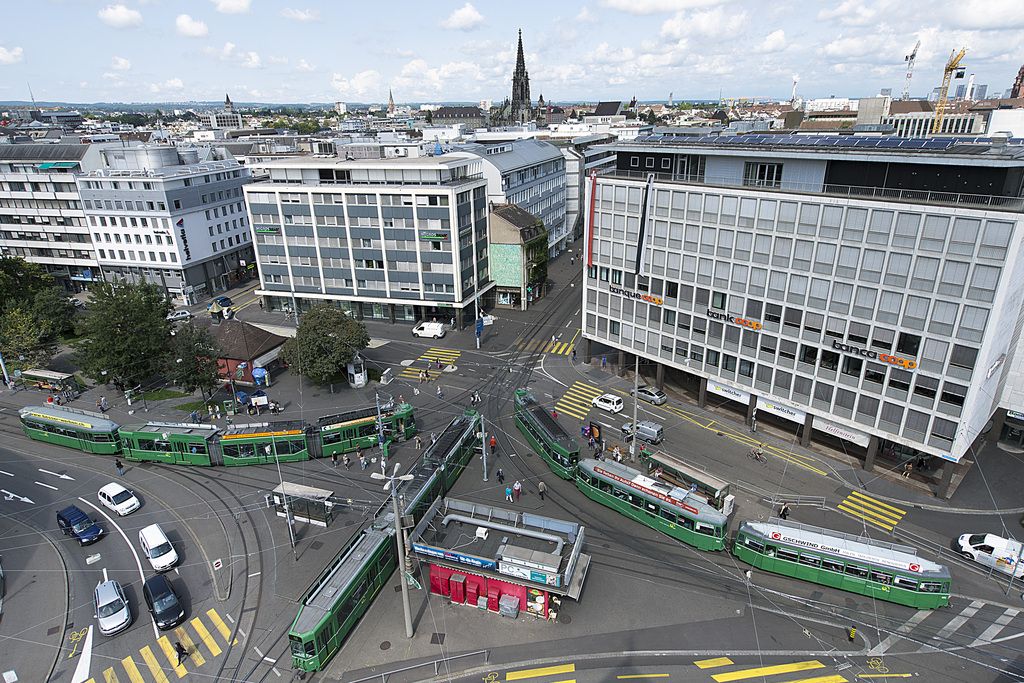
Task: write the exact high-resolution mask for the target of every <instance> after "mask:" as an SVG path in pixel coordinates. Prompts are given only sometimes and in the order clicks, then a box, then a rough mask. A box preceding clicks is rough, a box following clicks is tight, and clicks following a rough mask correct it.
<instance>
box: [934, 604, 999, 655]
mask: <svg viewBox="0 0 1024 683" xmlns="http://www.w3.org/2000/svg"><path fill="white" fill-rule="evenodd" d="M984 606H985V603H984V602H982V601H981V600H975V601H973V602H972V603H971V604H970V605H968V606H967V607H964V609H963V611H961V612H960V614H958V615H957V616H955V617H953V618H952V619H950V620H949V623H948V624H946V625H945V626H943V627H942V628H941V629H940V630H939V632H938V633H936V634H935V635H934V636H932V640H945V639H946V638H948V637H949V636H951V635H953V633H954V632H955V631H956V630H957V629H958V628H960V627H961V626H963V625H964V624H965V623H966V622H967V620H968V619H970V618H971V617H973V616H974V615H975V614H977V613H978V610H980V609H981V608H982V607H984ZM921 649H922V651H923V650H930V649H932V648H931V646H930V645H925V646H924V647H922V648H921Z"/></svg>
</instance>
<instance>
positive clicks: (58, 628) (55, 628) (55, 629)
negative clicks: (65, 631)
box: [46, 626, 60, 636]
mask: <svg viewBox="0 0 1024 683" xmlns="http://www.w3.org/2000/svg"><path fill="white" fill-rule="evenodd" d="M59 630H60V626H54V627H53V628H48V629H46V635H48V636H52V635H53V634H54V633H56V632H57V631H59Z"/></svg>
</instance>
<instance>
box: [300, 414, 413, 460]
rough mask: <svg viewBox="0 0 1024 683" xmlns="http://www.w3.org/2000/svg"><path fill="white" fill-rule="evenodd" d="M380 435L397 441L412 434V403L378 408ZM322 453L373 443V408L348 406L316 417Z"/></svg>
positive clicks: (375, 419)
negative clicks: (393, 407)
mask: <svg viewBox="0 0 1024 683" xmlns="http://www.w3.org/2000/svg"><path fill="white" fill-rule="evenodd" d="M381 417H383V418H384V420H383V422H384V438H385V440H387V439H394V438H397V439H399V440H400V441H404V440H407V439H411V438H412V437H413V436H415V435H416V419H415V418H414V417H413V414H412V406H410V405H409V404H408V403H402V404H401V405H399V406H398V409H397V410H382V411H381ZM316 427H317V430H318V431H319V432H320V442H321V444H322V450H323V457H325V458H326V457H330V456H332V455H341V454H342V453H351V452H352V451H355V450H358V449H360V448H372V447H373V446H376V445H377V408H376V406H371V407H369V408H363V409H360V410H350V411H348V412H345V413H339V414H338V415H326V416H324V417H321V418H320V419H319V420H317V423H316Z"/></svg>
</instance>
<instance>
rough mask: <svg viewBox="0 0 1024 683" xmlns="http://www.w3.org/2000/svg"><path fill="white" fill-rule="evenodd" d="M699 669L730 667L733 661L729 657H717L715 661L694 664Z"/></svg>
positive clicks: (705, 660)
mask: <svg viewBox="0 0 1024 683" xmlns="http://www.w3.org/2000/svg"><path fill="white" fill-rule="evenodd" d="M694 664H696V665H697V668H698V669H713V668H715V667H716V666H728V665H730V664H732V660H731V659H729V658H728V657H715V658H714V659H701V660H700V661H696V662H694Z"/></svg>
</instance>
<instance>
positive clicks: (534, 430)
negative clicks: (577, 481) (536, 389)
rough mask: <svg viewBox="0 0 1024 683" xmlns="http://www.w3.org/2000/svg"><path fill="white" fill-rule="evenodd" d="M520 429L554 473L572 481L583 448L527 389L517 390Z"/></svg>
mask: <svg viewBox="0 0 1024 683" xmlns="http://www.w3.org/2000/svg"><path fill="white" fill-rule="evenodd" d="M515 405H516V410H515V413H516V426H517V427H519V431H520V432H522V433H523V436H524V437H526V440H527V441H528V442H529V443H530V446H531V447H532V448H533V450H534V451H535V452H536V453H537V455H539V456H540V457H541V458H542V459H543V460H544V462H546V463H547V464H548V467H550V468H551V471H552V472H554V473H555V474H557V475H558V476H559V477H561V478H562V479H566V480H568V481H572V478H573V475H574V474H575V472H576V463H577V462H579V459H580V445H579V443H578V442H577V441H576V439H575V438H573V436H572V435H571V434H569V433H568V432H566V431H565V429H564V428H563V427H562V425H561V424H559V423H558V421H557V420H555V418H553V417H552V416H551V413H549V412H548V410H547V408H545V407H544V406H542V405H541V404H539V403H537V400H536V399H535V398H534V397H533V394H531V393H530V392H529V390H527V389H516V392H515Z"/></svg>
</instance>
